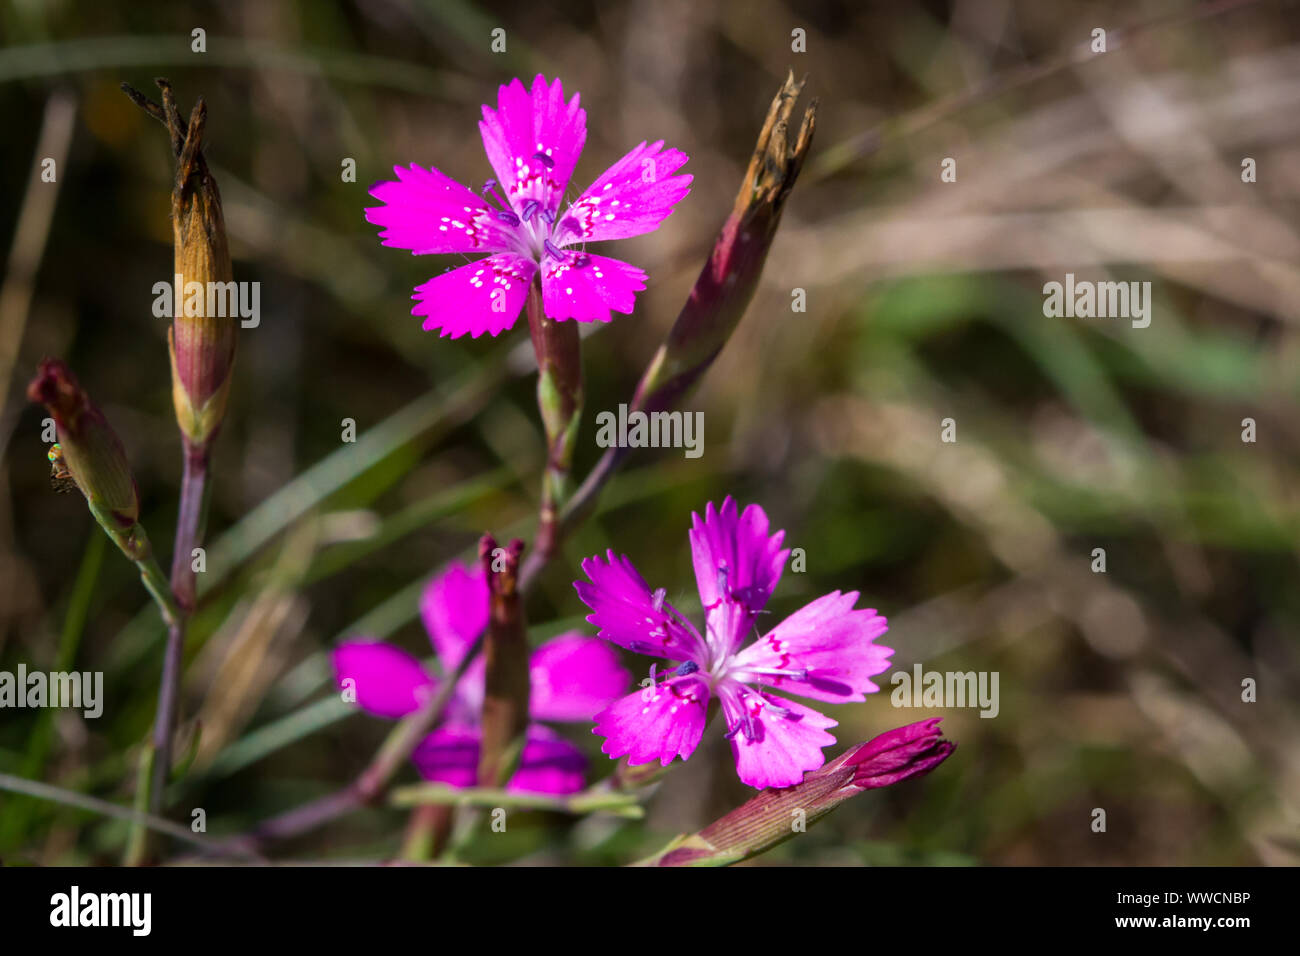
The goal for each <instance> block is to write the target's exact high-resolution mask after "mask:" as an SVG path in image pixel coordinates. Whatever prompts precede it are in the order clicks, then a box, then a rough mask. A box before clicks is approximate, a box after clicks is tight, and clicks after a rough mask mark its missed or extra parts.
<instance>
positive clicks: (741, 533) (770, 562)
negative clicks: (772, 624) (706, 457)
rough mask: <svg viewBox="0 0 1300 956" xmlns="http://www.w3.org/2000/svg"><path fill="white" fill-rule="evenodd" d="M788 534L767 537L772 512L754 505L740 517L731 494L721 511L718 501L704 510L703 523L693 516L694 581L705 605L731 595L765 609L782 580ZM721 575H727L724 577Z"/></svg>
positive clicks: (777, 533)
mask: <svg viewBox="0 0 1300 956" xmlns="http://www.w3.org/2000/svg"><path fill="white" fill-rule="evenodd" d="M784 537H785V532H784V531H778V532H776V533H775V534H772V535H769V534H768V520H767V514H766V513H765V512H764V511H763V509H762V508H760V507H759V506H758V505H750V506H749V507H747V508H746V509H745V510H744V513H742V514H740V515H737V513H736V502H735V501H734V500H732V498H731V496H730V495H728V496H727V498H726V500H724V501H723V502H722V508H721V509H717V508H714V506H713V502H709V505H708V507H707V508H705V510H704V520H702V521H701V520H700V516H699V515H698V514H695V513H694V512H692V513H691V557H692V559H693V561H694V563H695V582H696V584H697V585H699V588H700V600H701V601H702V602H703V603H704V606H705V607H711V606H712V605H714V604H716V603H717V602H718V600H719V598H721V597H723V596H724V592H723V591H722V590H720V587H721V586H723V585H724V584H725V587H726V592H725V594H726V596H730V597H732V598H733V599H735V600H736V601H739V602H740V603H742V604H744V605H745V606H746V607H747V608H748V609H749V610H750V611H755V612H756V611H761V610H762V609H763V607H764V606H765V605H766V604H767V599H768V598H769V597H770V596H771V594H772V591H773V590H774V589H775V588H776V585H777V582H778V581H780V580H781V572H782V570H784V568H785V560H786V558H788V557H789V556H790V552H789V550H782V549H781V541H782V539H783V538H784ZM720 572H722V573H720Z"/></svg>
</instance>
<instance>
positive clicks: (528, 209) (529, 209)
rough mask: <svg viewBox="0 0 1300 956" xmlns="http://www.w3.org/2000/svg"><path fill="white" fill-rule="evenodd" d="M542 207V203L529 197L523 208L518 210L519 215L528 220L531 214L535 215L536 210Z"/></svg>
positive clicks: (531, 216)
mask: <svg viewBox="0 0 1300 956" xmlns="http://www.w3.org/2000/svg"><path fill="white" fill-rule="evenodd" d="M541 208H542V204H541V203H539V202H538V201H537V200H536V199H530V200H528V202H526V203H524V208H523V209H521V210H520V215H521V216H523V217H524V222H528V221H529V220H530V219H532V218H533V216H535V215H537V210H539V209H541Z"/></svg>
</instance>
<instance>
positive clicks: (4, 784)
mask: <svg viewBox="0 0 1300 956" xmlns="http://www.w3.org/2000/svg"><path fill="white" fill-rule="evenodd" d="M0 790H8V791H10V792H12V793H21V794H25V795H26V796H29V797H35V798H36V799H38V800H49V801H51V802H53V803H61V804H64V805H66V806H70V807H76V808H77V809H78V810H88V811H89V812H91V813H98V814H101V815H103V816H106V817H113V818H114V819H116V820H128V821H130V822H131V823H133V824H135V825H137V826H142V827H147V828H149V829H150V830H156V831H157V832H159V833H166V834H167V835H168V836H172V837H175V838H176V839H177V840H182V841H184V842H186V843H189V844H191V845H193V846H196V847H199V848H201V849H202V850H204V851H205V852H208V853H216V852H219V849H220V848H219V846H218V844H217V843H216V842H215V841H213V840H211V839H209V838H206V837H200V836H197V835H195V834H194V833H191V832H190V830H189V828H188V827H184V826H181V825H180V824H179V823H173V822H172V821H171V820H164V819H162V818H161V817H156V816H153V815H151V814H148V813H141V812H140V811H139V810H133V809H131V808H130V807H123V806H119V805H118V804H116V803H109V802H108V801H107V800H100V799H99V798H98V797H89V796H86V795H85V794H83V793H74V792H73V791H71V790H63V789H61V788H59V787H53V786H50V785H49V784H47V783H41V782H40V781H38V780H27V779H24V778H23V777H15V776H13V775H12V774H7V773H0ZM233 852H235V853H236V854H238V855H243V856H248V855H250V854H248V853H246V852H243V851H240V850H234V851H233Z"/></svg>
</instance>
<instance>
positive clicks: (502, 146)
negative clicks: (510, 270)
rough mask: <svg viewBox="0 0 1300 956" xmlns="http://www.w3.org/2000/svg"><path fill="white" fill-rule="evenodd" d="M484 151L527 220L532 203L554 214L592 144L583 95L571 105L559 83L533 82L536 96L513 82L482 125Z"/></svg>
mask: <svg viewBox="0 0 1300 956" xmlns="http://www.w3.org/2000/svg"><path fill="white" fill-rule="evenodd" d="M478 128H479V132H480V133H481V134H482V135H483V149H484V150H485V151H486V152H487V157H488V162H490V163H491V164H492V169H493V170H494V171H495V172H496V174H497V179H498V180H499V181H500V183H501V187H502V188H503V189H504V190H505V192H506V198H507V199H508V200H509V201H510V204H511V205H512V206H513V207H514V210H515V212H516V213H518V214H520V215H521V216H522V215H523V210H524V205H525V203H526V202H527V201H528V200H535V201H537V202H538V203H540V204H541V207H542V209H543V210H546V211H549V212H554V211H555V210H556V208H557V207H558V206H559V202H560V199H561V198H562V197H563V196H564V190H565V189H566V188H567V187H568V185H569V178H570V177H571V176H572V175H573V168H574V166H576V165H577V163H578V157H579V156H580V155H581V154H582V146H583V144H584V143H585V142H586V141H587V113H586V111H585V110H583V109H581V108H580V107H579V106H578V95H577V94H576V93H575V94H574V95H573V98H572V99H570V100H568V101H567V102H566V101H565V99H564V87H563V86H562V85H561V84H560V81H559V80H558V79H557V80H555V81H554V82H553V83H547V81H546V78H545V77H544V76H541V75H538V76H537V77H536V78H534V79H533V86H532V90H531V91H528V90H525V89H524V85H523V83H521V82H519V80H512V81H511V82H510V83H509V84H507V85H506V86H503V87H501V89H500V90H499V91H498V93H497V108H496V109H495V110H493V109H492V108H491V107H489V106H484V107H483V120H482V122H480V123H479V124H478Z"/></svg>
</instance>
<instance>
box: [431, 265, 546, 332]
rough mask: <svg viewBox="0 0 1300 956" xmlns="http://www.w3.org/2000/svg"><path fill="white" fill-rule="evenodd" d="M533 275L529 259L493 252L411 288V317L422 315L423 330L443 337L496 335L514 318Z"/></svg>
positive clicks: (513, 320)
mask: <svg viewBox="0 0 1300 956" xmlns="http://www.w3.org/2000/svg"><path fill="white" fill-rule="evenodd" d="M536 272H537V266H536V265H535V264H534V263H533V261H532V260H531V259H526V258H524V257H523V256H521V255H517V254H515V253H513V252H499V253H497V254H496V255H494V256H488V257H487V258H486V259H480V260H478V261H477V262H471V263H470V264H469V265H466V266H461V267H460V268H458V269H452V270H450V271H449V272H444V273H442V275H437V276H434V277H433V278H432V279H430V280H429V281H428V282H426V283H424V285H419V286H416V287H415V295H413V296H412V297H411V298H413V299H415V300H416V301H417V302H419V305H417V306H416V307H415V308H413V309H412V310H411V314H412V315H423V316H425V317H426V318H425V320H424V328H425V330H426V331H433V330H434V329H438V330H439V334H440V335H442V336H443V337H444V338H447V337H450V338H453V339H456V338H460V337H461V336H462V335H470V336H472V337H473V338H478V337H479V336H480V335H482V334H483V333H484V332H487V333H489V334H491V335H494V336H495V335H500V334H501V333H502V332H504V331H505V330H506V329H508V328H510V327H511V326H512V325H514V324H515V320H516V319H517V318H519V311H520V310H521V309H522V308H523V307H524V301H525V300H526V299H527V298H528V284H529V283H530V282H532V280H533V275H534V274H535V273H536Z"/></svg>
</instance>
